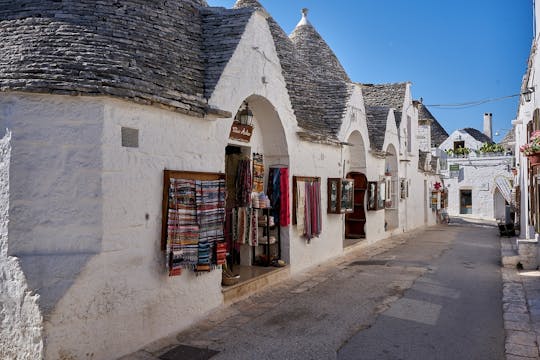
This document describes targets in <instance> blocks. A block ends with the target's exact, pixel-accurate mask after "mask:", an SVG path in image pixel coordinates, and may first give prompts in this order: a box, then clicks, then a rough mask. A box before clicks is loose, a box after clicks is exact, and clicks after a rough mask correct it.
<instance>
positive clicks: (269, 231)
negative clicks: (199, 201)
mask: <svg viewBox="0 0 540 360" xmlns="http://www.w3.org/2000/svg"><path fill="white" fill-rule="evenodd" d="M286 149H287V147H286V142H285V139H284V133H283V128H282V126H281V121H280V120H279V117H278V116H277V113H276V112H275V109H274V108H273V107H272V105H271V104H270V103H269V102H268V101H267V100H266V99H264V98H261V97H258V96H253V97H250V98H248V99H247V100H246V101H245V102H244V103H243V104H242V105H241V106H240V108H239V110H238V113H237V115H236V116H235V119H234V122H233V124H232V126H231V131H230V134H229V141H228V145H227V146H226V148H225V176H226V201H225V207H226V214H225V238H226V243H227V264H226V265H225V266H223V281H222V284H223V285H224V286H230V285H235V284H236V283H242V282H245V281H247V280H250V279H253V278H255V277H259V276H263V275H266V274H268V273H269V272H272V271H273V270H276V268H280V267H284V266H286V264H287V263H288V254H287V253H286V251H283V247H284V245H285V246H286V245H287V242H288V231H287V230H288V226H289V223H290V216H289V211H288V210H289V207H290V204H289V203H288V200H289V196H290V195H289V193H290V190H289V184H290V176H289V171H288V170H289V169H288V155H287V153H286ZM287 248H288V247H287Z"/></svg>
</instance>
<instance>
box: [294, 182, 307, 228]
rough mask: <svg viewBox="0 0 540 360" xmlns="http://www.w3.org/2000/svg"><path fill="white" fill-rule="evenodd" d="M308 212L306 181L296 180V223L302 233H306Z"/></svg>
mask: <svg viewBox="0 0 540 360" xmlns="http://www.w3.org/2000/svg"><path fill="white" fill-rule="evenodd" d="M305 213H306V183H305V182H304V181H297V182H296V225H297V228H298V231H299V232H300V233H301V234H303V235H304V234H305V222H304V217H305Z"/></svg>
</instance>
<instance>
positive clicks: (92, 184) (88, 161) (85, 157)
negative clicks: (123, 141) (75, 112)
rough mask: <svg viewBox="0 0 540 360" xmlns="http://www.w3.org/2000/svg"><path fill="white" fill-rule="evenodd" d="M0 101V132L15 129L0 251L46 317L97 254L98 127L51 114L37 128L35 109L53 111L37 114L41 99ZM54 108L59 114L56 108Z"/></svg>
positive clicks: (99, 216) (99, 213)
mask: <svg viewBox="0 0 540 360" xmlns="http://www.w3.org/2000/svg"><path fill="white" fill-rule="evenodd" d="M6 99H7V102H6V103H5V106H3V109H2V110H3V111H2V112H0V128H2V127H8V128H11V129H16V130H13V132H12V135H11V161H10V164H9V191H7V193H8V194H9V224H8V232H9V241H8V242H7V244H6V245H7V246H6V249H5V251H6V253H7V255H9V256H13V257H16V258H17V259H18V262H19V263H20V266H21V268H22V270H23V272H24V277H26V281H27V283H28V286H29V288H30V290H32V291H34V292H35V293H37V294H39V306H40V309H41V311H42V313H43V314H44V315H47V314H49V313H50V312H51V311H52V310H53V309H54V307H55V306H56V304H57V303H58V301H59V300H60V299H61V298H62V297H63V295H64V294H65V293H66V291H67V290H68V289H69V288H70V287H71V286H72V284H73V283H74V282H75V280H76V278H77V276H78V275H79V273H80V272H81V270H82V269H83V268H84V267H85V265H86V263H87V262H88V261H89V259H90V258H91V257H93V256H95V255H97V254H99V253H100V252H101V246H102V236H103V235H102V212H103V211H102V189H101V168H102V159H101V156H102V150H101V145H100V137H101V134H102V129H103V125H102V124H101V123H100V122H99V121H98V120H96V121H95V123H90V121H80V120H70V119H65V118H63V117H62V116H57V117H47V116H48V115H49V114H45V115H44V116H43V117H44V118H47V121H41V122H40V121H38V119H37V117H36V116H35V113H36V112H37V110H36V109H39V111H40V112H41V113H44V112H45V113H46V112H47V111H52V110H51V109H53V105H50V106H49V107H42V106H41V105H40V104H41V102H40V98H39V97H36V98H35V99H34V98H32V97H29V98H28V99H25V102H22V101H21V102H20V103H19V102H18V100H17V99H13V98H11V100H10V98H9V97H7V98H6ZM1 100H2V99H1V98H0V102H1ZM34 100H35V101H34ZM53 100H54V99H51V102H53ZM10 101H11V102H10ZM55 105H57V106H58V107H57V108H58V109H60V110H58V111H59V112H61V109H62V103H61V102H59V103H58V104H55ZM64 106H65V104H64ZM97 115H99V113H97ZM74 117H75V116H74ZM96 118H97V119H99V117H98V116H96ZM41 120H43V119H41ZM67 130H69V131H67ZM66 131H67V132H66ZM72 133H76V134H80V133H84V134H85V136H84V137H82V136H73V135H72Z"/></svg>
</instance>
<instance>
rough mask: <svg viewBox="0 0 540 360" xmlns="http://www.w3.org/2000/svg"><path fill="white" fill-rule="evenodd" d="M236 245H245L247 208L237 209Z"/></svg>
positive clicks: (247, 223)
mask: <svg viewBox="0 0 540 360" xmlns="http://www.w3.org/2000/svg"><path fill="white" fill-rule="evenodd" d="M237 224H238V239H237V243H238V244H245V243H246V239H247V237H248V226H249V222H248V216H247V208H245V207H241V208H238V222H237Z"/></svg>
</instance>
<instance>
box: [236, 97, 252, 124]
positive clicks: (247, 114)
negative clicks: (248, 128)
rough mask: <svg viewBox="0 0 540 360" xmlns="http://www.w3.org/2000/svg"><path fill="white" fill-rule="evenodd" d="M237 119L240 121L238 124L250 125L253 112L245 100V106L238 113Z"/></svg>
mask: <svg viewBox="0 0 540 360" xmlns="http://www.w3.org/2000/svg"><path fill="white" fill-rule="evenodd" d="M237 119H238V121H240V124H243V125H251V123H252V121H253V113H252V112H251V110H250V109H249V106H248V103H247V102H246V106H245V107H244V108H243V109H242V110H241V111H240V112H239V113H238V115H237Z"/></svg>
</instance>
